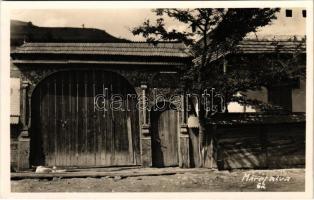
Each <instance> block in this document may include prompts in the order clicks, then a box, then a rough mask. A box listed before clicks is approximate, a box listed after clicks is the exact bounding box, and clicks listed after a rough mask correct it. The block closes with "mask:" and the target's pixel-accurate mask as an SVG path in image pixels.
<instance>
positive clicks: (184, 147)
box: [179, 124, 190, 168]
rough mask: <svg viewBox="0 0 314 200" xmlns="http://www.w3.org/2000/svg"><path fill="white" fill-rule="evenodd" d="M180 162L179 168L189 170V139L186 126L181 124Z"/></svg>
mask: <svg viewBox="0 0 314 200" xmlns="http://www.w3.org/2000/svg"><path fill="white" fill-rule="evenodd" d="M179 142H180V151H179V152H180V155H179V156H180V159H179V160H180V162H179V167H182V168H189V167H190V144H189V142H190V138H189V134H188V128H187V125H185V124H183V125H181V128H180V141H179Z"/></svg>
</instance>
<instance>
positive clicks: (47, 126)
mask: <svg viewBox="0 0 314 200" xmlns="http://www.w3.org/2000/svg"><path fill="white" fill-rule="evenodd" d="M127 94H131V95H133V97H134V95H136V93H135V91H134V89H133V88H132V86H131V85H130V84H129V83H128V82H127V81H126V80H125V79H124V78H123V77H121V76H120V75H118V74H116V73H112V72H105V71H82V70H77V71H66V72H58V73H56V74H54V75H51V76H50V77H48V78H47V79H45V80H44V81H43V82H41V83H40V84H39V85H38V86H37V88H36V89H35V91H34V93H33V96H32V129H31V155H30V161H31V164H32V165H48V166H121V165H136V164H139V162H140V161H139V159H140V148H139V145H140V144H139V121H138V110H137V109H136V103H137V99H136V98H127ZM97 95H102V97H104V98H102V97H100V98H98V101H96V102H95V100H96V99H95V98H94V97H96V96H97ZM110 97H111V98H110ZM95 103H97V104H98V107H96V106H95Z"/></svg>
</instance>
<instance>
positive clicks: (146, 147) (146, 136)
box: [141, 84, 152, 167]
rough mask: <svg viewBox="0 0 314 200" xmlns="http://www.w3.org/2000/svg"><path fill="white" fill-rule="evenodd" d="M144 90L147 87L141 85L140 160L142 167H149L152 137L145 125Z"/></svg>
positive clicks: (147, 126)
mask: <svg viewBox="0 0 314 200" xmlns="http://www.w3.org/2000/svg"><path fill="white" fill-rule="evenodd" d="M146 88H147V85H145V84H143V85H141V89H142V98H141V99H142V101H143V102H142V103H143V108H142V109H143V110H142V112H141V115H142V120H141V121H142V126H141V160H142V166H143V167H151V166H152V149H151V146H152V137H151V134H150V131H149V129H150V126H149V124H147V121H146V110H147V105H146V91H145V90H146Z"/></svg>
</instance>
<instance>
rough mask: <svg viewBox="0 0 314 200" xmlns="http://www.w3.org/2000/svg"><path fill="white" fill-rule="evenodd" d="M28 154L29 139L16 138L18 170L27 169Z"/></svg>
mask: <svg viewBox="0 0 314 200" xmlns="http://www.w3.org/2000/svg"><path fill="white" fill-rule="evenodd" d="M29 153H30V138H25V137H19V138H18V151H17V154H18V159H17V168H18V170H19V171H20V170H23V169H29V167H30V165H29Z"/></svg>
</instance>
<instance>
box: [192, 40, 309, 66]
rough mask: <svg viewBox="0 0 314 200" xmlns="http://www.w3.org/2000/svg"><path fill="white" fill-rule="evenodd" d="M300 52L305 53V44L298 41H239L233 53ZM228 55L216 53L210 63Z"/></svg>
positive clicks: (198, 59) (196, 59)
mask: <svg viewBox="0 0 314 200" xmlns="http://www.w3.org/2000/svg"><path fill="white" fill-rule="evenodd" d="M296 51H300V52H301V53H305V52H306V44H305V42H303V43H301V42H300V41H287V40H281V41H280V40H277V41H271V40H249V39H247V40H243V41H241V42H240V43H239V44H238V46H237V48H236V50H235V52H234V53H236V54H238V53H240V54H263V53H294V52H296ZM227 54H230V52H218V53H217V54H216V55H213V57H212V59H211V60H212V61H214V60H217V59H219V58H220V57H222V56H224V55H227ZM200 59H201V58H200V57H198V58H195V59H194V60H193V62H194V63H196V62H198V61H200Z"/></svg>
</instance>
